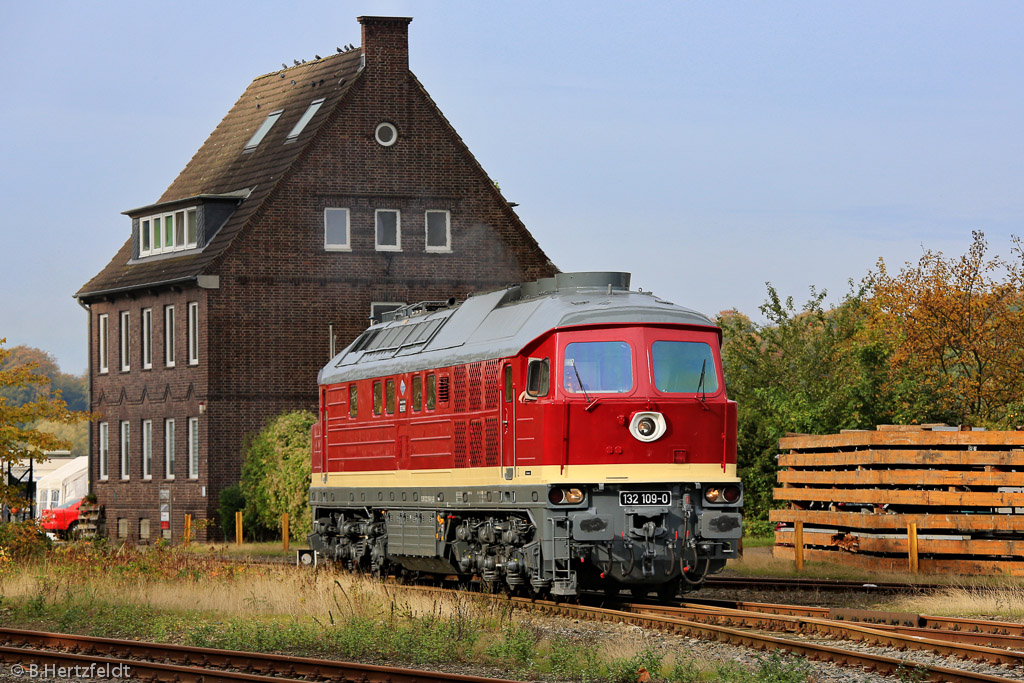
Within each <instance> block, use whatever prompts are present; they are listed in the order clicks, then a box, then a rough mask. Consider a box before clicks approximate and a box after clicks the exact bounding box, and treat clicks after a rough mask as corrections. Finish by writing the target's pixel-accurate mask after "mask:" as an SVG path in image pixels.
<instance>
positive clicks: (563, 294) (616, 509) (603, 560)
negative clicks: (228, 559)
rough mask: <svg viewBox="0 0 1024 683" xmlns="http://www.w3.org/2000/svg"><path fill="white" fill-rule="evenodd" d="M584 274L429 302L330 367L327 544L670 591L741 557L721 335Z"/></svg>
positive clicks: (326, 547)
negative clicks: (455, 301) (451, 302)
mask: <svg viewBox="0 0 1024 683" xmlns="http://www.w3.org/2000/svg"><path fill="white" fill-rule="evenodd" d="M628 284H629V276H628V274H625V273H587V274H580V273H569V274H560V275H558V276H556V277H555V278H552V279H550V280H543V281H539V282H537V283H528V284H526V285H523V286H521V287H513V288H509V289H506V290H501V291H497V292H491V293H487V294H482V295H478V296H474V297H471V298H470V299H468V300H467V301H466V302H464V303H462V304H461V305H458V306H454V307H453V306H450V305H438V306H436V307H430V306H427V305H420V306H418V307H417V308H415V309H412V310H409V311H401V310H400V311H397V312H395V313H394V314H392V316H391V319H389V320H385V321H384V322H382V323H380V324H377V325H374V326H372V327H371V328H370V329H368V330H367V331H366V333H364V334H363V335H362V336H360V337H359V338H358V339H357V340H356V341H354V342H353V343H352V344H351V345H350V346H349V347H348V348H347V349H345V350H344V351H342V353H341V354H339V355H338V356H337V357H336V358H334V359H332V361H331V363H330V364H329V365H328V366H327V367H325V368H324V369H323V370H322V371H321V375H320V385H321V413H320V415H321V419H320V422H319V423H318V424H317V425H316V426H314V428H313V480H312V482H311V488H310V502H311V506H312V508H313V520H314V525H313V527H314V528H313V534H311V536H310V539H309V540H310V544H311V547H312V548H313V549H315V550H316V551H317V552H318V553H319V554H320V555H322V556H323V557H324V558H325V559H329V560H334V561H337V562H342V563H345V564H347V565H349V566H351V567H360V568H365V569H370V570H375V571H380V570H383V569H385V568H398V569H403V570H406V571H413V572H429V573H439V574H461V575H465V576H473V575H476V576H478V577H479V578H481V579H482V580H483V581H484V582H485V583H487V584H489V585H492V586H498V585H507V586H509V587H510V588H514V589H519V588H522V589H530V590H532V591H534V592H547V593H551V594H553V595H574V594H577V593H579V592H580V591H581V590H588V589H598V590H605V591H608V592H616V591H617V590H619V589H620V588H629V589H631V590H633V591H634V592H635V593H646V592H648V591H656V592H657V593H658V594H659V596H661V597H669V596H672V595H675V594H676V593H677V592H678V591H679V590H680V589H689V588H693V587H696V586H698V585H699V584H700V583H701V582H702V581H703V580H704V578H705V577H706V576H707V575H708V574H710V573H712V572H715V571H718V570H720V569H721V568H722V567H723V566H724V565H725V562H726V560H727V559H728V558H730V557H735V556H736V555H737V551H738V546H739V539H740V534H741V516H740V507H741V506H742V503H743V500H742V499H743V495H742V488H741V485H740V482H739V479H738V477H737V476H736V404H735V403H734V402H731V401H729V400H728V398H727V396H726V392H725V382H724V377H723V376H722V364H721V353H720V341H721V333H720V330H719V329H718V328H717V327H715V326H714V325H713V323H712V322H711V321H710V320H709V319H708V318H706V317H704V316H702V315H700V314H699V313H696V312H694V311H691V310H689V309H685V308H682V307H680V306H676V305H675V304H672V303H670V302H666V301H662V300H660V299H657V298H656V297H653V296H651V295H649V294H648V293H639V292H632V291H629V287H628Z"/></svg>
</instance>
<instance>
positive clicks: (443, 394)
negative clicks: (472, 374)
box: [437, 375, 448, 403]
mask: <svg viewBox="0 0 1024 683" xmlns="http://www.w3.org/2000/svg"><path fill="white" fill-rule="evenodd" d="M437 402H438V403H447V402H448V375H443V376H442V377H439V378H438V380H437Z"/></svg>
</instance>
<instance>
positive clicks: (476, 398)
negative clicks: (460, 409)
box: [466, 363, 483, 410]
mask: <svg viewBox="0 0 1024 683" xmlns="http://www.w3.org/2000/svg"><path fill="white" fill-rule="evenodd" d="M482 369H483V363H473V364H471V365H470V366H469V376H468V377H466V396H467V399H468V400H467V403H468V404H469V405H468V408H469V410H480V392H481V391H483V383H482V382H481V381H480V371H481V370H482Z"/></svg>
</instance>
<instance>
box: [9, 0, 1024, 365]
mask: <svg viewBox="0 0 1024 683" xmlns="http://www.w3.org/2000/svg"><path fill="white" fill-rule="evenodd" d="M362 14H380V15H398V16H411V17H413V18H414V20H413V22H412V24H411V25H410V27H409V28H410V48H411V56H410V63H411V67H412V70H413V71H414V72H415V73H416V75H417V76H418V77H419V79H420V80H421V81H422V82H423V84H424V85H425V86H426V88H427V90H428V91H429V92H430V94H431V95H432V96H433V98H434V99H435V101H436V102H437V103H438V104H439V106H440V107H441V110H442V111H443V112H444V113H445V115H446V116H447V117H448V119H449V120H450V121H451V122H452V123H453V124H454V126H455V128H456V129H457V130H458V131H459V133H460V134H461V135H462V137H463V138H464V139H465V141H466V142H467V144H468V145H469V147H470V149H471V150H472V151H473V152H474V154H475V155H476V156H477V158H478V159H479V160H480V162H481V163H482V164H483V167H484V168H485V169H486V170H487V172H488V173H489V174H490V175H491V177H493V178H494V179H495V180H497V181H498V182H499V183H500V185H501V188H502V190H503V192H504V194H505V195H506V197H507V198H508V199H509V200H511V201H515V202H519V203H520V207H519V208H518V209H517V210H518V212H519V215H520V216H521V217H522V219H523V221H524V222H525V223H526V225H527V226H528V227H529V228H530V230H531V231H532V233H533V234H534V236H535V237H536V238H537V240H538V241H539V242H540V244H541V246H542V247H543V248H544V249H545V250H546V251H547V253H548V254H549V255H550V256H551V258H552V259H553V260H554V262H555V263H556V264H557V265H558V266H559V267H561V268H562V269H563V270H567V271H568V270H627V271H631V272H632V273H633V283H634V286H639V287H642V288H644V289H645V290H646V289H652V290H654V291H655V292H657V293H658V294H660V295H662V296H664V297H666V298H668V299H671V300H673V301H675V302H677V303H681V304H684V305H687V306H690V307H693V308H696V309H698V310H702V311H704V312H706V313H711V314H713V313H716V312H718V311H720V310H722V309H726V308H732V307H735V308H738V309H740V310H742V311H744V312H747V313H749V314H756V313H757V306H758V305H759V304H760V303H761V302H762V301H763V300H764V296H765V286H764V283H765V282H766V281H771V282H772V283H773V284H775V285H776V286H777V287H778V288H779V290H780V292H781V293H783V294H793V295H794V296H795V297H796V298H797V299H798V300H803V299H805V298H806V296H807V290H808V287H809V286H810V285H815V286H817V287H818V288H819V289H820V288H827V289H829V291H830V292H831V293H832V294H833V295H834V296H833V298H835V297H838V295H840V294H842V292H843V291H845V289H846V281H847V280H848V279H849V278H854V279H858V280H859V279H860V278H861V277H863V276H864V274H865V273H866V272H867V271H868V269H869V268H871V267H872V266H873V265H874V263H875V261H876V260H877V258H878V257H884V258H885V259H886V261H887V262H888V263H890V264H891V265H898V264H900V263H902V262H904V261H906V260H908V259H911V260H916V258H917V257H918V256H919V255H920V253H921V250H922V246H923V247H927V248H932V249H940V250H945V251H946V252H947V253H954V254H959V253H961V252H962V251H963V250H965V249H966V247H967V245H968V244H969V242H970V231H971V230H972V229H980V230H983V231H984V232H985V233H986V234H987V235H988V237H989V238H990V242H991V243H992V245H993V249H994V251H996V252H998V253H1001V254H1003V255H1005V256H1009V239H1010V235H1011V234H1014V233H1016V234H1021V233H1024V230H1022V229H1021V221H1022V217H1024V193H1022V191H1021V181H1022V179H1024V129H1022V124H1024V111H1022V110H1024V94H1022V79H1024V47H1022V39H1021V36H1024V4H1020V3H1012V2H1004V3H1000V2H985V3H966V2H963V3H948V2H900V3H891V2H859V3H818V2H789V3H720V2H715V3H711V2H706V3H678V2H644V3H624V2H621V1H620V2H605V1H603V0H601V1H591V2H587V3H571V4H570V3H558V2H533V1H518V2H508V3H503V4H498V3H493V2H487V3H484V2H475V3H471V2H452V1H449V2H444V3H440V2H431V3H427V2H367V1H351V2H340V1H338V0H334V1H332V2H313V1H310V2H302V3H289V2H275V3H259V2H254V1H250V2H202V3H200V2H187V1H186V2H182V1H178V2H174V3H170V2H167V3H148V2H137V1H136V2H121V1H116V2H115V1H111V2H103V3H71V2H68V3H52V2H39V3H13V2H4V3H2V4H0V66H2V68H3V75H4V81H5V84H6V92H5V95H4V97H3V106H0V129H2V130H3V131H4V133H3V135H2V136H0V159H2V162H3V163H2V164H0V199H2V200H3V206H4V207H5V214H4V215H3V217H2V218H0V232H2V238H3V245H4V246H3V249H2V251H0V278H2V279H0V287H2V291H3V296H0V337H3V336H6V337H7V340H8V341H7V344H8V345H9V346H13V345H16V344H30V345H33V346H39V347H41V348H43V349H46V350H48V351H50V352H52V353H53V354H54V355H56V356H57V358H58V360H59V361H60V363H61V366H62V367H63V368H64V369H65V370H67V371H72V372H79V371H82V370H84V369H85V367H86V339H85V335H86V324H85V323H86V315H85V313H84V311H82V309H81V308H79V307H78V305H77V304H76V303H75V301H74V300H73V299H72V298H71V295H72V294H73V293H74V292H75V291H76V290H77V289H78V288H79V287H80V286H81V285H82V284H83V283H85V282H86V281H87V280H88V279H89V278H90V277H92V276H93V275H94V274H95V273H96V272H98V271H99V270H100V269H101V268H102V267H103V266H104V265H105V264H106V263H107V261H108V260H109V259H110V258H111V257H112V256H113V254H114V253H115V251H116V250H117V248H118V247H119V246H120V245H121V244H122V243H123V241H124V240H125V239H126V238H127V235H128V231H129V221H128V219H127V218H126V217H124V216H122V215H121V211H124V210H125V209H129V208H132V207H136V206H142V205H145V204H148V203H151V202H153V201H155V200H156V199H157V198H158V197H159V196H160V194H161V193H162V192H163V190H164V189H165V188H166V187H167V186H168V185H169V184H170V183H171V181H172V180H173V179H174V177H175V176H176V175H177V174H178V173H179V171H181V169H182V168H184V166H185V164H186V162H187V161H188V159H189V158H190V157H191V156H192V155H193V154H194V153H195V151H196V150H197V149H198V148H199V146H200V145H201V144H202V143H203V141H204V140H205V139H206V137H207V136H208V135H209V133H210V132H211V131H212V130H213V128H214V127H215V126H216V125H217V123H218V122H219V121H220V119H221V118H222V117H223V116H224V114H225V113H227V111H228V109H229V108H230V107H231V105H232V104H233V103H234V102H235V100H236V99H237V98H238V96H239V95H241V93H242V91H243V90H244V89H245V87H246V86H247V85H248V83H249V82H250V81H251V80H252V79H253V78H254V77H256V76H258V75H260V74H263V73H267V72H270V71H274V70H276V69H278V68H279V67H280V64H281V63H282V62H286V63H288V64H291V63H292V60H293V59H303V58H306V59H309V58H312V56H313V55H314V54H315V53H319V54H322V55H325V54H327V53H331V52H332V51H333V50H334V48H335V46H338V45H344V44H346V43H355V44H358V43H359V42H360V35H359V24H358V23H357V22H356V20H355V18H356V17H357V16H359V15H362Z"/></svg>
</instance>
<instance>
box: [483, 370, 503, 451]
mask: <svg viewBox="0 0 1024 683" xmlns="http://www.w3.org/2000/svg"><path fill="white" fill-rule="evenodd" d="M495 391H497V389H495ZM499 438H500V437H499V434H498V418H496V417H489V418H487V421H486V423H485V425H484V446H485V449H486V459H485V464H486V465H487V466H488V467H496V466H497V465H500V464H501V463H499V462H498V458H499V454H498V439H499Z"/></svg>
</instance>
